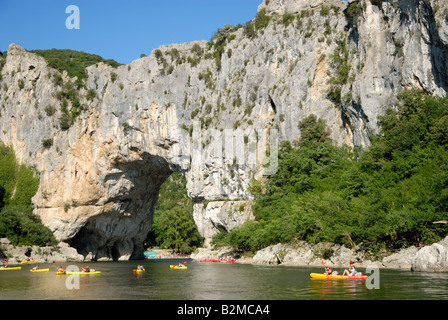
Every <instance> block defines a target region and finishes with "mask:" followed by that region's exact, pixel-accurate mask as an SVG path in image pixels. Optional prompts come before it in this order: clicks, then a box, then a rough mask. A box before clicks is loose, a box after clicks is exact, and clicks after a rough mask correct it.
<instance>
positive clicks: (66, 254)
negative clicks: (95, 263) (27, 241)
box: [0, 238, 84, 264]
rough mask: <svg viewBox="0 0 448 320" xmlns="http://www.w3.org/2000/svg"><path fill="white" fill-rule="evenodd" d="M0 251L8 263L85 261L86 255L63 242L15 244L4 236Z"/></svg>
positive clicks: (0, 240) (0, 242) (0, 243)
mask: <svg viewBox="0 0 448 320" xmlns="http://www.w3.org/2000/svg"><path fill="white" fill-rule="evenodd" d="M0 253H3V255H4V257H3V258H4V259H6V260H8V264H19V263H21V262H24V261H29V260H34V261H35V263H56V262H80V261H84V256H82V255H81V254H79V253H78V252H77V251H76V249H74V248H71V247H69V246H68V245H67V244H66V243H63V242H61V243H59V244H58V245H56V246H50V247H38V246H13V245H12V244H11V242H10V241H9V240H8V239H6V238H2V239H0Z"/></svg>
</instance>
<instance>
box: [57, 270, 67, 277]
mask: <svg viewBox="0 0 448 320" xmlns="http://www.w3.org/2000/svg"><path fill="white" fill-rule="evenodd" d="M64 274H65V271H58V272H56V275H58V276H62V275H64Z"/></svg>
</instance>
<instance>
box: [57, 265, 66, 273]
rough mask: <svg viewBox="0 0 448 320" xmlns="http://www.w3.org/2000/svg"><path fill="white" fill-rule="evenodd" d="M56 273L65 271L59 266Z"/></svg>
mask: <svg viewBox="0 0 448 320" xmlns="http://www.w3.org/2000/svg"><path fill="white" fill-rule="evenodd" d="M56 272H65V271H64V269H63V268H62V267H61V266H59V267H58V269H57V271H56Z"/></svg>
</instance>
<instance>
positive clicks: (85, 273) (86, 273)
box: [65, 271, 101, 276]
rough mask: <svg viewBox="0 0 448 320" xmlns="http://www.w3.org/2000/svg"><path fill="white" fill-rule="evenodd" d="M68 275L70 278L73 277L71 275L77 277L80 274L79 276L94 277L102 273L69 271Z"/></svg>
mask: <svg viewBox="0 0 448 320" xmlns="http://www.w3.org/2000/svg"><path fill="white" fill-rule="evenodd" d="M65 274H66V275H69V276H71V275H74V274H75V275H76V274H79V275H94V274H101V271H90V272H72V271H69V272H66V273H65Z"/></svg>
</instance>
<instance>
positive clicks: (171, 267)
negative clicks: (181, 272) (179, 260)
mask: <svg viewBox="0 0 448 320" xmlns="http://www.w3.org/2000/svg"><path fill="white" fill-rule="evenodd" d="M170 269H187V267H186V266H183V267H179V266H173V265H170Z"/></svg>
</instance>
